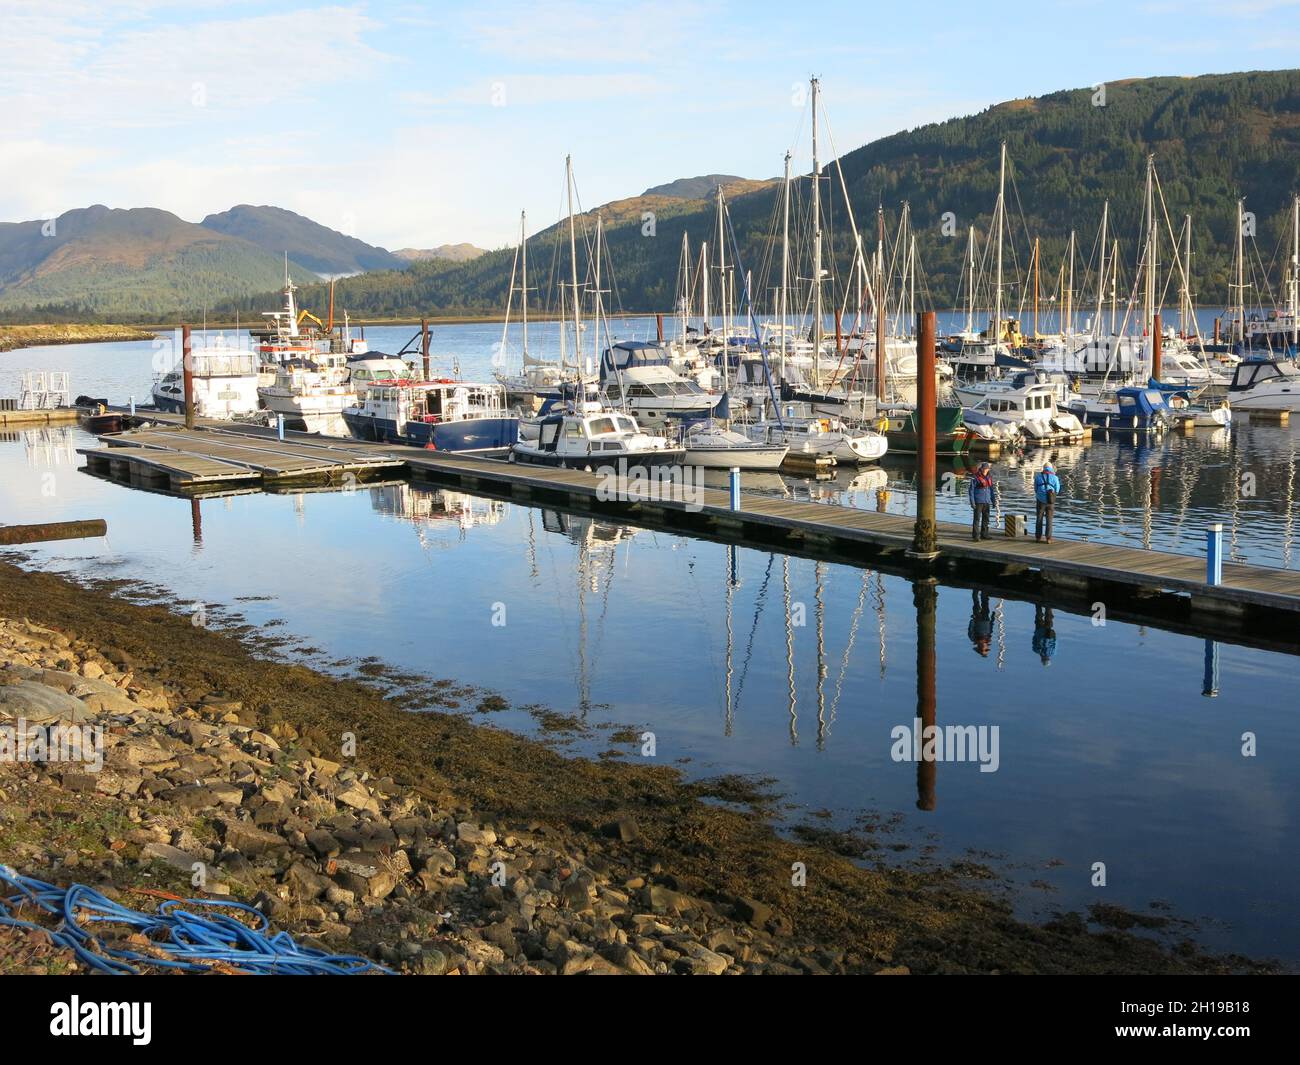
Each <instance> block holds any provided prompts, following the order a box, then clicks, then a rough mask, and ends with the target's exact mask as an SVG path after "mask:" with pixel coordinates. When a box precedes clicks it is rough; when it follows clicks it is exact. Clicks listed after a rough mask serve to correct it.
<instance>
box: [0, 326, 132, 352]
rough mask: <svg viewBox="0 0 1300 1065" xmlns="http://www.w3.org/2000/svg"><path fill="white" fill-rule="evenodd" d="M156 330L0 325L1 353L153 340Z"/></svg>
mask: <svg viewBox="0 0 1300 1065" xmlns="http://www.w3.org/2000/svg"><path fill="white" fill-rule="evenodd" d="M154 336H155V333H154V331H153V330H150V329H145V328H142V327H137V326H130V325H0V352H5V351H18V350H21V349H22V348H37V347H45V346H49V345H54V344H101V343H106V342H109V341H136V340H153V339H154Z"/></svg>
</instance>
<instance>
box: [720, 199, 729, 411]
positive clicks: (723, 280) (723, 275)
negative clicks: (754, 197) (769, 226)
mask: <svg viewBox="0 0 1300 1065" xmlns="http://www.w3.org/2000/svg"><path fill="white" fill-rule="evenodd" d="M724 210H725V208H724V206H723V201H722V186H721V185H719V186H718V283H719V285H720V286H721V287H720V289H719V291H720V292H721V293H722V389H723V391H724V392H725V391H726V389H727V362H728V351H727V345H728V343H729V341H728V339H727V336H728V333H729V328H728V323H727V312H728V310H729V306H730V305H729V302H728V299H727V241H726V234H725V232H724V229H723V226H724V222H723V211H724Z"/></svg>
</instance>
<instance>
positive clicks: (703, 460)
mask: <svg viewBox="0 0 1300 1065" xmlns="http://www.w3.org/2000/svg"><path fill="white" fill-rule="evenodd" d="M789 450H790V449H789V448H788V447H787V446H785V445H784V444H772V445H764V444H759V445H756V446H755V447H691V446H689V445H688V446H687V448H686V458H685V460H684V461H685V462H686V465H688V466H705V467H708V468H710V469H732V468H735V469H740V470H776V469H780V467H781V463H782V462H784V461H785V456H786V454H787V453H788V452H789Z"/></svg>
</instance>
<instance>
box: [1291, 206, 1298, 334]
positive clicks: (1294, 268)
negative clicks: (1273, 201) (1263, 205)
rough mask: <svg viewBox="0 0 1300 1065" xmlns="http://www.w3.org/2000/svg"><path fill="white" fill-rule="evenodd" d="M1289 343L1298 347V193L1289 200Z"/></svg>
mask: <svg viewBox="0 0 1300 1065" xmlns="http://www.w3.org/2000/svg"><path fill="white" fill-rule="evenodd" d="M1291 343H1292V344H1294V345H1295V346H1296V348H1297V349H1300V195H1297V196H1296V197H1295V198H1294V199H1293V200H1292V201H1291ZM1297 354H1300V350H1298V351H1297Z"/></svg>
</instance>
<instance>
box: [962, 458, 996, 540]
mask: <svg viewBox="0 0 1300 1065" xmlns="http://www.w3.org/2000/svg"><path fill="white" fill-rule="evenodd" d="M966 494H967V495H968V496H969V498H970V505H971V521H970V538H971V539H972V540H977V541H978V540H981V539H983V540H987V539H988V538H989V512H990V511H991V510H992V509H993V504H995V503H996V502H997V501H998V486H997V484H996V482H994V480H993V467H992V466H991V465H989V464H988V463H987V462H981V463H980V464H979V467H978V468H977V469H976V470H975V472H974V473H973V474H971V479H970V484H969V485H968V486H967V489H966Z"/></svg>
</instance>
